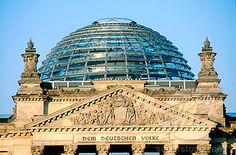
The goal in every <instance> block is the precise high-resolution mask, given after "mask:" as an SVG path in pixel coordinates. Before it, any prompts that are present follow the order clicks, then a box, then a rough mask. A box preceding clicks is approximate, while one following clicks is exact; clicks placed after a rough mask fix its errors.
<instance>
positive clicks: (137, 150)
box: [132, 144, 145, 155]
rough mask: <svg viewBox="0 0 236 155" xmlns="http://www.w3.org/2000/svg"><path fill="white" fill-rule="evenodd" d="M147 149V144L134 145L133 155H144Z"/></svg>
mask: <svg viewBox="0 0 236 155" xmlns="http://www.w3.org/2000/svg"><path fill="white" fill-rule="evenodd" d="M144 149H145V144H132V151H133V155H142V154H143V152H144Z"/></svg>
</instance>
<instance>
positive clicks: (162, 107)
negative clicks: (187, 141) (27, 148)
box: [26, 87, 215, 128]
mask: <svg viewBox="0 0 236 155" xmlns="http://www.w3.org/2000/svg"><path fill="white" fill-rule="evenodd" d="M214 125H215V123H213V122H211V121H209V120H205V119H204V120H203V119H200V118H198V117H196V116H194V115H193V114H190V113H187V112H183V111H181V110H178V108H177V107H173V106H170V105H168V104H166V103H162V102H161V101H159V100H156V99H155V98H152V97H150V96H148V95H145V94H143V93H141V92H137V91H135V90H133V89H130V88H127V87H116V88H112V89H110V90H107V91H106V92H102V93H100V94H98V95H96V96H94V97H92V98H89V99H87V100H83V101H80V103H75V104H73V105H71V106H69V107H66V108H64V109H61V110H59V111H57V112H55V113H52V114H50V115H48V116H46V117H44V118H42V119H39V120H36V121H34V122H32V123H29V124H27V125H26V127H27V128H31V127H96V126H99V127H103V126H104V127H105V126H106V127H109V126H110V127H112V126H119V127H121V126H150V127H158V126H159V127H163V126H165V127H168V126H176V127H179V126H214Z"/></svg>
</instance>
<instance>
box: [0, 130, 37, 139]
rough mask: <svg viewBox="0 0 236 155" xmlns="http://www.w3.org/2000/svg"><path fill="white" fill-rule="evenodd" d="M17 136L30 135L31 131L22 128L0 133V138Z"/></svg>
mask: <svg viewBox="0 0 236 155" xmlns="http://www.w3.org/2000/svg"><path fill="white" fill-rule="evenodd" d="M18 136H32V133H31V132H29V131H27V130H23V131H6V132H5V133H0V139H1V138H13V137H18Z"/></svg>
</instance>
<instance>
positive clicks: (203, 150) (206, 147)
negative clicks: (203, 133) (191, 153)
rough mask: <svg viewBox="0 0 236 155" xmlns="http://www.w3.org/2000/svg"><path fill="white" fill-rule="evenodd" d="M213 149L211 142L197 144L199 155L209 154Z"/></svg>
mask: <svg viewBox="0 0 236 155" xmlns="http://www.w3.org/2000/svg"><path fill="white" fill-rule="evenodd" d="M210 150H211V144H199V145H197V154H198V155H208V154H209V153H210Z"/></svg>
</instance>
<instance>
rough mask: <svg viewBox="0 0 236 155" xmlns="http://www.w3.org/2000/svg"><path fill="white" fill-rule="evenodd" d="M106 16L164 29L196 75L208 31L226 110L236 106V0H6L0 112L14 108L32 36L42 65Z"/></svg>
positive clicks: (1, 19)
mask: <svg viewBox="0 0 236 155" xmlns="http://www.w3.org/2000/svg"><path fill="white" fill-rule="evenodd" d="M105 17H123V18H130V19H132V20H134V21H136V22H137V23H138V24H141V25H144V26H146V27H149V28H152V29H153V30H155V31H158V32H159V33H160V34H162V35H164V36H165V37H167V39H168V40H170V41H171V42H173V44H174V45H175V46H177V47H178V48H179V51H180V52H182V53H183V55H184V58H186V59H187V60H188V64H189V65H190V66H191V67H192V72H193V73H194V74H195V75H197V73H198V71H199V70H200V61H199V57H198V55H197V54H198V53H199V52H200V51H201V48H202V46H203V41H204V40H205V38H206V36H208V38H209V40H210V41H211V46H212V47H213V49H214V51H215V52H216V53H217V56H216V60H215V69H216V71H217V72H218V75H219V78H220V79H222V80H221V83H220V87H221V88H222V90H223V92H224V93H225V94H228V97H227V99H226V100H225V106H226V110H227V112H236V78H235V77H236V0H113V1H112V0H99V1H98V0H50V1H49V0H37V1H32V0H11V1H9V0H1V1H0V53H1V60H0V73H1V76H0V114H11V113H12V112H13V107H14V102H13V100H12V96H14V95H16V92H17V90H18V87H19V86H18V80H20V75H21V73H22V71H23V66H24V64H23V60H22V58H21V54H22V53H24V50H25V48H26V44H27V42H28V41H29V38H32V40H33V42H34V45H35V48H36V50H37V53H39V54H40V58H39V63H38V67H40V66H41V65H42V64H41V62H42V61H43V60H44V59H45V58H46V54H48V53H49V52H50V50H51V48H53V47H54V46H55V45H56V43H57V42H59V41H61V40H62V38H63V37H65V36H67V35H68V34H69V33H70V32H72V31H75V30H76V29H78V28H81V27H83V26H86V25H89V24H91V23H92V22H93V21H95V20H97V19H100V18H105ZM196 78H197V76H195V79H196Z"/></svg>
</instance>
